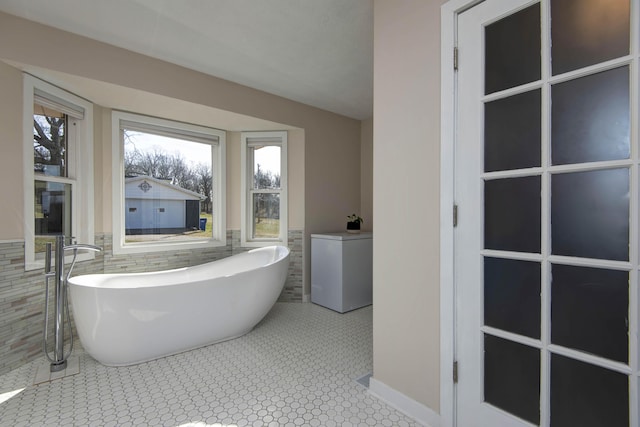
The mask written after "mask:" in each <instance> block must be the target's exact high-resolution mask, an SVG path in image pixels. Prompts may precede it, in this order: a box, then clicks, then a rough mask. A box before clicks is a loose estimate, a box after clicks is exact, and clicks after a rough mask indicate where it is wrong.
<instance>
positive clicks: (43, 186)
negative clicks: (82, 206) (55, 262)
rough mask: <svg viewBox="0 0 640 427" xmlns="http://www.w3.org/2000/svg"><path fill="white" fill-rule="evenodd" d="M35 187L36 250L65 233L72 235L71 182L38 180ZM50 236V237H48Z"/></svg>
mask: <svg viewBox="0 0 640 427" xmlns="http://www.w3.org/2000/svg"><path fill="white" fill-rule="evenodd" d="M34 187H35V200H34V207H35V212H34V214H35V235H36V238H35V252H36V253H39V252H44V250H45V244H46V242H53V241H55V237H51V236H57V235H60V234H63V235H65V236H67V237H71V184H62V183H58V182H46V181H38V180H36V181H35V182H34ZM48 236H49V237H48Z"/></svg>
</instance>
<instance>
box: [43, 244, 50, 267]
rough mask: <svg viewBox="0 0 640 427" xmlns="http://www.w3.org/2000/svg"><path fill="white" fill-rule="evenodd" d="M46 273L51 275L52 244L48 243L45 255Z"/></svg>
mask: <svg viewBox="0 0 640 427" xmlns="http://www.w3.org/2000/svg"><path fill="white" fill-rule="evenodd" d="M44 273H45V274H49V273H51V242H47V244H46V248H45V255H44Z"/></svg>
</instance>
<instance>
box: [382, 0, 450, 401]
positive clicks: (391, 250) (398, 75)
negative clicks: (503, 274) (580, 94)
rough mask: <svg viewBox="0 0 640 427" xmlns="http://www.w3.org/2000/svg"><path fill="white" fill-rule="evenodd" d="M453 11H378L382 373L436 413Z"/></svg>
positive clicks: (423, 4) (407, 1) (431, 6)
mask: <svg viewBox="0 0 640 427" xmlns="http://www.w3.org/2000/svg"><path fill="white" fill-rule="evenodd" d="M444 2H445V1H444V0H429V1H425V0H404V1H401V2H395V1H394V2H391V1H386V0H375V2H374V125H373V129H374V143H373V145H374V147H373V168H374V176H373V189H374V190H373V211H374V213H375V220H374V228H375V238H374V263H373V265H374V271H373V273H374V275H373V277H374V284H373V285H374V294H373V295H374V307H375V308H374V311H373V322H374V324H373V327H374V337H373V340H374V348H373V352H374V359H373V361H374V367H373V373H374V378H375V379H376V380H378V381H381V382H383V383H385V384H386V385H387V386H389V387H391V388H393V389H396V390H398V391H400V392H401V393H403V394H405V395H407V396H409V397H411V398H412V399H414V400H416V401H418V402H419V403H421V404H423V405H426V406H427V407H429V408H430V409H432V410H433V411H435V412H439V407H440V398H439V387H440V381H439V378H440V365H439V357H440V347H439V339H440V337H439V330H440V324H439V262H440V258H439V221H440V219H439V212H440V211H439V209H440V208H439V202H438V201H439V197H440V195H439V185H440V184H439V176H440V168H439V162H440V160H439V156H440V150H439V146H440V133H439V129H440V59H439V58H440V6H441V4H443V3H444Z"/></svg>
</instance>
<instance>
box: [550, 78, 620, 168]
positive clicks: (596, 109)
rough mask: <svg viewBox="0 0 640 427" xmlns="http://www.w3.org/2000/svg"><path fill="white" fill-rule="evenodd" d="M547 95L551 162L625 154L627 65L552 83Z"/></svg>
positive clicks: (593, 160) (572, 161) (590, 160)
mask: <svg viewBox="0 0 640 427" xmlns="http://www.w3.org/2000/svg"><path fill="white" fill-rule="evenodd" d="M551 98H552V103H551V107H552V108H551V113H552V116H551V131H552V133H551V158H552V163H553V164H554V165H558V164H568V163H581V162H596V161H603V160H620V159H628V158H629V152H630V138H631V137H630V135H631V127H630V124H629V121H630V116H631V113H630V104H629V67H621V68H615V69H613V70H609V71H605V72H602V73H597V74H593V75H590V76H587V77H582V78H579V79H575V80H571V81H568V82H565V83H560V84H556V85H554V86H553V87H552V90H551Z"/></svg>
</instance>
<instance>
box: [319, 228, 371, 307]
mask: <svg viewBox="0 0 640 427" xmlns="http://www.w3.org/2000/svg"><path fill="white" fill-rule="evenodd" d="M372 270H373V233H358V234H350V233H335V234H312V235H311V302H313V303H315V304H319V305H322V306H324V307H327V308H330V309H332V310H335V311H337V312H340V313H344V312H346V311H350V310H355V309H356V308H360V307H364V306H366V305H370V304H371V303H372V295H373V289H372V276H373V271H372Z"/></svg>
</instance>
